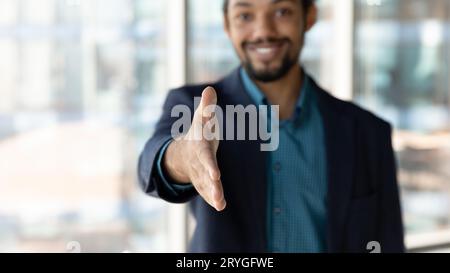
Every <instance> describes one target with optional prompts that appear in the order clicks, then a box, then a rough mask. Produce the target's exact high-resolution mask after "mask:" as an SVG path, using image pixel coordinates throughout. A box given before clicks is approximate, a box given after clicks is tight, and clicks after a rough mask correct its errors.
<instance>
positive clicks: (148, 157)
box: [138, 89, 197, 203]
mask: <svg viewBox="0 0 450 273" xmlns="http://www.w3.org/2000/svg"><path fill="white" fill-rule="evenodd" d="M176 105H185V106H188V107H189V109H190V110H191V112H192V113H193V110H194V109H193V108H194V98H193V97H190V96H189V95H188V93H187V92H186V91H185V90H183V89H177V90H172V91H170V92H169V95H168V96H167V98H166V101H165V103H164V106H163V113H162V116H161V118H160V119H159V121H158V123H157V124H156V128H155V132H154V134H153V136H152V137H151V138H150V139H149V140H148V141H147V143H146V144H145V147H144V150H143V151H142V152H141V155H140V156H139V162H138V180H139V185H140V187H141V188H142V190H143V191H144V192H145V193H146V194H148V195H150V196H154V197H158V198H161V199H163V200H165V201H168V202H171V203H185V202H188V201H189V200H191V199H192V198H194V197H195V196H196V195H197V192H196V190H195V189H194V187H177V186H176V185H175V183H173V181H170V178H169V177H168V176H167V175H163V174H162V173H161V172H163V170H161V166H158V159H161V158H162V156H163V154H161V153H163V152H164V150H165V149H163V148H165V146H166V145H167V144H168V143H169V142H170V141H172V140H173V138H172V134H171V129H172V125H173V123H174V122H175V121H176V120H177V119H178V117H172V116H171V112H172V109H173V108H174V107H175V106H176ZM159 163H160V162H159ZM172 183H173V185H175V186H173V185H172Z"/></svg>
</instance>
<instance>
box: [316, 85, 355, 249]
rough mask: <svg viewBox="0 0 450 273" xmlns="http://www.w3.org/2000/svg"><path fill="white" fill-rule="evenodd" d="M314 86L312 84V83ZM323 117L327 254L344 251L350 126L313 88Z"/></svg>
mask: <svg viewBox="0 0 450 273" xmlns="http://www.w3.org/2000/svg"><path fill="white" fill-rule="evenodd" d="M314 84H315V83H314ZM315 86H316V87H317V88H315V89H316V90H317V93H318V98H319V107H320V111H321V113H322V117H323V123H324V130H325V145H326V151H327V155H326V156H327V168H328V240H327V241H328V251H330V252H340V251H343V250H344V245H343V243H344V241H343V240H344V238H345V223H346V219H347V213H348V207H349V204H350V198H351V190H352V184H353V166H354V162H353V160H354V129H355V128H354V125H353V123H352V120H351V119H350V118H348V117H347V116H345V113H344V112H343V109H342V108H341V107H340V106H341V105H339V104H338V103H337V101H335V99H334V98H332V97H331V96H330V95H329V94H328V93H326V92H325V91H323V90H322V89H320V88H319V87H318V86H317V85H316V84H315Z"/></svg>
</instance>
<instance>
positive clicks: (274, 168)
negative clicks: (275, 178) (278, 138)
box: [273, 162, 281, 172]
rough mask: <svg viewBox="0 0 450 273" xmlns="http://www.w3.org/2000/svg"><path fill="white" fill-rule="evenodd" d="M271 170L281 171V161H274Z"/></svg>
mask: <svg viewBox="0 0 450 273" xmlns="http://www.w3.org/2000/svg"><path fill="white" fill-rule="evenodd" d="M273 170H274V171H276V172H279V171H281V163H280V162H276V163H275V164H274V165H273Z"/></svg>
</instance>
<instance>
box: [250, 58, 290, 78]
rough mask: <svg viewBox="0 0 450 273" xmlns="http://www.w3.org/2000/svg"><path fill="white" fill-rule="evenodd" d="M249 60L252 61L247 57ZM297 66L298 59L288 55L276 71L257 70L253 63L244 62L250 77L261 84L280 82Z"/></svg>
mask: <svg viewBox="0 0 450 273" xmlns="http://www.w3.org/2000/svg"><path fill="white" fill-rule="evenodd" d="M247 60H250V58H249V57H248V56H247ZM296 64H297V59H296V58H290V57H289V56H288V55H286V56H285V57H284V58H283V61H282V62H281V65H280V66H279V67H278V68H274V69H260V70H257V69H255V66H254V65H253V63H252V62H251V61H247V62H243V66H244V68H245V70H246V71H247V73H248V74H249V76H250V77H251V78H252V79H254V80H257V81H260V82H265V83H267V82H273V81H276V80H279V79H281V78H283V77H284V76H286V75H287V74H288V73H289V71H290V70H291V68H292V67H293V66H294V65H296Z"/></svg>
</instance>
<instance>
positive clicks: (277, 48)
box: [138, 0, 404, 252]
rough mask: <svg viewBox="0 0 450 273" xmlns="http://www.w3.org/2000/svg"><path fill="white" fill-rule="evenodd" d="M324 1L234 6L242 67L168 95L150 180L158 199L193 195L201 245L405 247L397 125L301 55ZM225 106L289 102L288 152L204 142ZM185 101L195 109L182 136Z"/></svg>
mask: <svg viewBox="0 0 450 273" xmlns="http://www.w3.org/2000/svg"><path fill="white" fill-rule="evenodd" d="M313 2H314V1H313V0H228V1H225V3H224V25H225V31H226V33H227V35H228V36H229V38H230V40H231V41H232V44H233V46H234V48H235V50H236V53H237V55H238V56H239V58H240V61H241V65H242V66H241V67H239V68H238V69H236V70H235V71H233V72H232V73H231V74H230V75H229V76H227V77H225V78H224V79H222V80H221V81H219V82H217V83H214V84H212V85H211V86H207V85H198V86H186V87H183V88H180V89H177V90H173V91H171V92H170V93H169V95H168V97H167V100H166V103H165V105H164V112H163V115H162V117H161V119H160V121H159V122H158V124H157V126H156V131H155V134H154V135H153V137H152V138H151V139H150V140H149V141H148V142H147V144H146V146H145V148H144V151H143V152H142V154H141V156H140V160H139V167H138V169H139V170H138V173H139V181H140V184H141V186H142V187H143V189H144V191H145V192H146V193H148V194H150V195H152V196H156V197H159V198H162V199H164V200H166V201H169V202H174V203H183V202H190V205H191V209H192V212H193V215H194V216H195V218H196V220H197V227H196V230H195V233H194V236H193V239H192V241H191V243H190V251H191V252H368V250H367V248H368V245H370V244H373V241H375V243H376V244H377V243H379V245H380V247H381V251H383V252H402V251H403V250H404V245H403V228H402V219H401V212H400V211H401V210H400V204H399V192H398V187H397V181H396V167H395V159H394V154H393V150H392V145H391V127H390V125H389V124H388V123H386V122H384V121H382V120H381V119H379V118H377V117H375V116H374V115H372V114H370V113H368V112H366V111H364V110H362V109H360V108H358V107H357V106H355V105H353V104H351V103H349V102H343V101H340V100H338V99H336V98H334V97H332V96H331V95H329V94H328V93H326V92H325V91H324V90H322V89H321V88H320V87H318V85H317V84H316V83H315V82H314V80H313V79H311V77H310V76H308V75H306V74H305V73H304V71H303V70H302V68H301V66H300V64H299V62H298V60H299V56H300V53H301V50H302V47H303V42H304V35H305V33H306V32H307V31H308V30H309V29H311V27H312V26H313V25H314V23H315V20H316V15H317V8H316V6H315V5H314V3H313ZM195 97H201V101H200V103H199V105H198V107H196V105H195V104H194V98H195ZM216 104H217V105H218V106H219V107H220V108H221V109H225V108H226V106H227V105H243V106H249V105H256V106H260V105H271V106H279V113H278V117H279V120H280V122H279V129H278V135H279V141H278V142H279V144H278V147H277V148H276V149H274V150H272V151H262V150H261V146H260V144H261V143H262V140H258V141H254V140H249V139H247V140H244V141H242V140H241V141H239V140H224V141H219V140H218V139H217V138H213V139H206V138H196V137H195V136H196V134H198V129H195V128H202V126H204V125H205V124H206V123H207V122H209V121H211V120H213V119H216V118H217V117H216V116H214V115H206V114H205V109H206V108H208V107H209V106H215V105H216ZM179 105H183V106H187V107H189V109H190V110H192V111H195V113H194V115H193V118H192V126H191V127H190V128H189V130H188V131H187V132H184V133H183V134H182V135H180V136H174V135H173V133H172V131H173V130H172V129H173V128H172V127H173V125H174V123H176V121H177V119H176V118H175V117H173V115H171V114H172V113H171V112H172V109H174V107H177V106H179ZM227 118H229V117H228V116H227ZM252 122H254V121H252V120H250V122H249V123H247V125H246V126H247V128H246V129H249V126H250V125H251V124H252ZM231 129H232V128H230V126H227V125H223V126H222V127H220V130H223V131H226V130H231ZM233 129H235V128H233Z"/></svg>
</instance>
